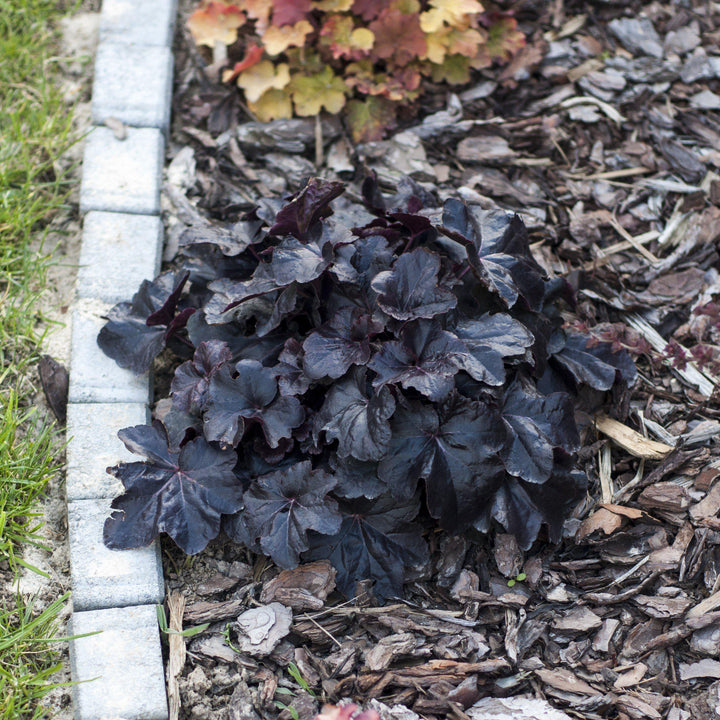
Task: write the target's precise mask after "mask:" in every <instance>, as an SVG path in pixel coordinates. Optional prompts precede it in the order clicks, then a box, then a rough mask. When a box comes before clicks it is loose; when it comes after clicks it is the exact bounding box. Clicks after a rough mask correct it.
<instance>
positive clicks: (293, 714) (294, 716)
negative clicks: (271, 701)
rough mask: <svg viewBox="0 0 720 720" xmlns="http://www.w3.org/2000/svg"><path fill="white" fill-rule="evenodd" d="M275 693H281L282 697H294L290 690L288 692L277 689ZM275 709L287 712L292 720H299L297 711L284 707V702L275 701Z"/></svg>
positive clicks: (290, 706) (286, 689) (291, 707)
mask: <svg viewBox="0 0 720 720" xmlns="http://www.w3.org/2000/svg"><path fill="white" fill-rule="evenodd" d="M275 692H276V693H282V694H284V695H293V696H294V695H295V693H294V692H293V691H292V690H289V689H288V688H278V689H277V690H276V691H275ZM275 707H276V708H277V709H278V710H287V711H288V712H289V713H290V716H291V717H292V719H293V720H300V715H298V711H297V710H296V709H295V708H294V707H293V706H292V705H286V704H285V703H284V702H281V701H280V700H276V701H275Z"/></svg>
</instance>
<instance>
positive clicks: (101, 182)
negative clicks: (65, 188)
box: [80, 127, 165, 215]
mask: <svg viewBox="0 0 720 720" xmlns="http://www.w3.org/2000/svg"><path fill="white" fill-rule="evenodd" d="M164 152H165V141H164V138H163V134H162V132H161V131H160V130H157V129H156V128H127V137H126V138H125V139H124V140H118V139H117V138H116V137H115V135H114V134H113V131H112V130H110V128H106V127H95V128H93V129H92V130H91V131H90V133H89V134H88V135H87V137H86V138H85V151H84V154H83V173H82V182H81V184H80V211H81V212H83V213H85V212H88V211H90V210H107V211H110V212H127V213H140V214H146V215H157V214H158V213H159V212H160V184H161V179H162V164H163V157H164Z"/></svg>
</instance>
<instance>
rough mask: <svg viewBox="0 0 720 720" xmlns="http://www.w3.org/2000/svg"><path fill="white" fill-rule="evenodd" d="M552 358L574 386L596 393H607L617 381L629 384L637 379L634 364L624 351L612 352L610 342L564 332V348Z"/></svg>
mask: <svg viewBox="0 0 720 720" xmlns="http://www.w3.org/2000/svg"><path fill="white" fill-rule="evenodd" d="M553 359H554V360H555V361H556V362H558V363H560V365H561V366H562V367H563V369H565V370H566V371H567V372H569V373H570V375H571V377H572V378H573V380H574V381H575V382H576V383H578V384H587V385H589V386H590V387H592V388H595V389H596V390H609V389H610V388H611V387H612V386H613V385H614V384H615V382H616V381H617V380H619V379H621V380H623V382H625V383H626V384H628V385H630V384H632V383H633V382H634V381H635V378H636V377H637V370H636V369H635V364H634V363H633V361H632V358H631V357H630V355H629V353H628V352H627V351H626V350H620V351H618V352H613V351H612V349H611V347H610V344H609V343H604V342H598V341H597V340H594V339H593V338H590V337H588V336H585V335H580V334H579V333H567V335H566V337H565V343H564V346H563V347H562V349H561V350H560V351H559V352H557V353H555V354H554V355H553Z"/></svg>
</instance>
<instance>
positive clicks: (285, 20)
mask: <svg viewBox="0 0 720 720" xmlns="http://www.w3.org/2000/svg"><path fill="white" fill-rule="evenodd" d="M272 7H273V12H272V21H273V25H277V26H278V27H282V26H283V25H294V24H295V23H296V22H299V21H300V20H304V19H305V18H306V16H307V14H308V13H309V12H310V10H311V8H312V2H311V0H273V4H272Z"/></svg>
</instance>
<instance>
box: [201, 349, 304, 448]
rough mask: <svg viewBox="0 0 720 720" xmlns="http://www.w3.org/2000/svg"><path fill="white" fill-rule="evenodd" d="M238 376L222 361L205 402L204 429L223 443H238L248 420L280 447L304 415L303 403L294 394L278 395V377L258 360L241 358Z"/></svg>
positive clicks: (270, 444)
mask: <svg viewBox="0 0 720 720" xmlns="http://www.w3.org/2000/svg"><path fill="white" fill-rule="evenodd" d="M235 371H236V373H237V375H236V376H234V377H233V374H232V372H231V369H230V368H229V367H228V366H227V365H223V366H222V367H221V368H220V369H219V370H218V371H217V372H215V373H214V374H213V376H212V377H211V378H210V384H209V387H208V392H207V401H206V403H205V414H204V431H205V437H206V438H207V439H208V440H211V441H216V442H219V443H220V444H221V445H224V446H232V447H234V446H236V445H237V444H238V443H239V442H240V439H241V438H242V436H243V434H244V433H245V429H246V425H247V423H252V422H254V423H258V424H259V425H260V427H261V428H262V431H263V433H264V435H265V439H266V440H267V443H268V445H269V446H270V447H271V448H276V447H278V444H279V442H280V440H281V439H283V438H290V437H291V436H292V431H293V429H294V428H296V427H298V426H300V425H301V424H302V421H303V420H304V419H305V412H304V410H303V408H302V405H301V404H300V402H299V401H298V399H297V398H295V397H288V396H282V395H281V396H280V397H276V396H277V394H278V392H277V380H276V379H275V376H274V374H273V372H272V370H270V369H269V368H265V367H263V366H262V365H261V364H260V363H259V362H257V360H241V361H240V362H238V363H237V364H236V365H235Z"/></svg>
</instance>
